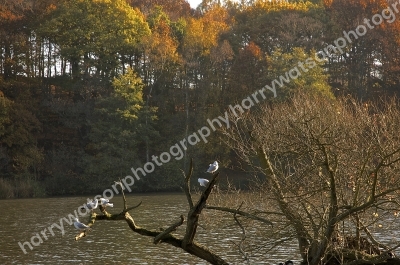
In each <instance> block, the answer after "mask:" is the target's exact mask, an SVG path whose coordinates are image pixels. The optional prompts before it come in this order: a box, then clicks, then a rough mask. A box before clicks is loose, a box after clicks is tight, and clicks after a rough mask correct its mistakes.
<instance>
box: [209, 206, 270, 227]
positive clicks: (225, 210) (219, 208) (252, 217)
mask: <svg viewBox="0 0 400 265" xmlns="http://www.w3.org/2000/svg"><path fill="white" fill-rule="evenodd" d="M205 208H206V209H210V210H217V211H222V212H228V213H233V214H234V213H236V214H239V215H242V216H245V217H247V218H250V219H253V220H257V221H260V222H262V223H265V224H268V225H271V226H274V224H273V223H272V222H271V221H268V220H267V219H264V218H262V217H259V216H256V215H253V214H250V213H246V212H243V211H239V210H235V209H231V208H227V207H218V206H210V205H206V206H205Z"/></svg>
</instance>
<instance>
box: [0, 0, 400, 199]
mask: <svg viewBox="0 0 400 265" xmlns="http://www.w3.org/2000/svg"><path fill="white" fill-rule="evenodd" d="M10 2H12V3H10ZM394 3H397V2H395V1H385V0H379V1H375V0H324V1H322V0H313V1H266V0H256V1H251V2H249V3H247V2H242V3H236V2H230V1H226V2H224V3H223V4H221V3H220V2H219V1H204V2H203V3H202V4H201V5H200V6H199V7H198V8H197V9H196V10H194V9H191V8H190V6H189V4H188V3H187V2H185V1H184V0H180V1H176V0H157V1H146V0H143V1H142V0H98V1H83V0H66V1H60V0H57V1H56V0H38V1H28V0H22V1H2V2H0V198H16V197H36V196H54V195H76V194H83V193H85V194H86V193H96V194H97V193H99V192H102V191H103V190H104V189H106V188H109V187H110V185H112V184H113V182H114V181H115V180H117V179H119V178H124V177H125V176H126V175H132V174H133V171H134V170H135V169H138V168H139V167H143V166H144V165H145V164H146V163H149V162H152V163H153V164H154V165H158V164H162V166H155V169H154V171H153V172H152V173H149V174H146V175H145V176H143V177H142V176H141V179H140V180H138V181H137V182H135V185H133V186H132V189H133V190H135V191H178V190H181V186H182V181H183V180H182V177H181V176H182V174H181V171H180V170H181V169H183V170H186V169H187V167H188V163H189V160H190V158H194V160H195V161H196V165H195V166H196V167H197V169H198V170H197V171H196V172H200V173H196V175H195V176H194V178H197V177H204V173H201V172H202V170H201V169H203V168H204V169H206V168H207V166H208V164H209V163H210V162H213V161H214V160H219V161H220V164H221V168H222V173H221V179H224V178H225V177H228V178H230V179H231V180H233V182H234V183H235V185H238V186H240V188H246V187H248V186H249V184H250V181H249V180H248V178H246V177H247V176H249V174H250V173H246V169H248V168H246V166H242V163H241V162H240V159H239V158H238V157H237V155H236V154H235V152H233V151H232V149H231V148H229V147H228V146H227V145H225V144H224V143H223V140H221V139H222V138H221V137H224V136H223V134H221V132H219V131H218V130H217V131H216V132H213V131H211V132H210V135H209V136H208V137H207V139H206V140H204V139H201V138H200V139H199V140H197V139H195V137H194V136H193V134H194V133H195V132H198V130H200V129H201V128H203V126H205V125H208V124H209V122H208V121H207V119H209V120H213V119H215V118H217V117H218V116H221V117H224V113H225V112H226V111H229V110H230V109H231V108H230V107H229V106H230V105H231V106H233V105H235V104H241V103H242V106H243V99H246V98H248V97H249V96H250V95H252V93H254V92H255V91H257V90H259V89H261V88H263V87H264V86H265V85H267V84H268V85H270V86H271V87H274V88H275V90H276V97H274V96H273V94H272V93H270V92H269V94H266V95H267V98H266V99H265V100H264V101H263V102H260V103H259V105H260V106H261V105H265V104H284V102H285V101H286V100H287V99H288V97H290V96H291V94H293V93H294V92H296V91H300V90H301V91H306V92H307V93H310V94H319V95H321V96H323V97H328V98H330V99H331V100H333V101H334V100H336V98H338V97H342V96H347V95H351V96H352V97H354V98H355V99H357V100H360V101H362V102H364V104H365V106H366V107H367V106H368V104H370V102H371V101H376V100H377V99H379V100H383V101H385V100H389V99H390V98H391V97H392V96H396V95H397V94H398V93H399V76H400V61H399V60H398V55H399V47H400V45H399V44H400V22H399V19H397V16H400V14H399V12H398V11H396V8H395V7H396V5H394ZM377 14H378V15H377ZM373 17H374V18H375V20H371V19H372V18H373ZM364 19H369V20H370V21H372V22H370V23H373V27H372V28H371V27H369V28H368V31H367V32H366V34H364V35H362V36H361V34H360V36H357V37H356V38H355V37H354V35H351V34H350V35H349V36H350V37H349V38H350V39H349V40H348V41H347V43H346V45H345V47H342V48H341V50H343V52H342V53H341V52H339V50H338V49H336V50H335V49H334V48H332V47H333V46H332V45H333V44H334V43H335V40H336V39H337V38H339V37H343V36H344V35H346V34H345V33H344V32H347V33H349V32H350V31H353V32H354V31H355V30H356V29H358V26H359V25H360V21H365V20H364ZM377 19H378V20H377ZM379 19H380V21H379ZM363 23H366V22H363ZM363 25H364V24H363ZM365 25H367V24H365ZM365 27H366V26H365ZM354 34H355V33H354ZM304 62H306V64H305V66H306V68H304V67H305V66H304V64H300V63H304ZM300 70H301V71H300ZM253 103H254V102H253ZM258 107H259V106H258V105H257V106H256V105H255V106H254V107H253V108H258ZM237 110H238V111H239V109H237ZM243 115H246V114H245V113H244V114H243ZM220 122H222V121H221V120H220ZM215 124H216V123H215ZM190 136H192V138H190ZM189 138H190V139H192V141H195V144H193V146H188V148H187V150H185V148H184V147H183V145H182V144H180V142H181V141H182V140H184V139H185V140H186V141H190V139H189ZM193 139H195V140H193ZM165 152H167V153H169V154H168V157H169V159H166V157H167V155H165V154H164V156H162V154H163V153H165ZM164 160H168V162H165V163H161V162H159V161H164ZM149 171H151V170H149ZM226 185H227V184H226Z"/></svg>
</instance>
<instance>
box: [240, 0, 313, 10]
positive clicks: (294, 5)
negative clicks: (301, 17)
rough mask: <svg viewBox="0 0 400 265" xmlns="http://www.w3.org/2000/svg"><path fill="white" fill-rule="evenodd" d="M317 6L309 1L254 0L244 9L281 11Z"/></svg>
mask: <svg viewBox="0 0 400 265" xmlns="http://www.w3.org/2000/svg"><path fill="white" fill-rule="evenodd" d="M317 7H319V5H318V4H315V3H313V2H311V1H299V2H288V1H282V0H256V1H254V4H252V5H250V6H248V7H247V8H245V10H249V11H250V10H263V11H267V12H270V11H281V10H297V11H308V10H310V9H312V8H317Z"/></svg>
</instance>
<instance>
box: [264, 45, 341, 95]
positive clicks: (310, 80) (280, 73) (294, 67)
mask: <svg viewBox="0 0 400 265" xmlns="http://www.w3.org/2000/svg"><path fill="white" fill-rule="evenodd" d="M315 54H316V52H315V51H311V52H310V53H306V52H305V51H304V49H302V48H294V49H293V51H292V52H290V53H282V51H281V50H280V49H277V50H275V51H274V52H273V53H272V55H270V56H268V57H267V62H268V75H267V78H268V79H269V80H274V79H276V80H278V81H279V82H280V83H282V84H284V86H283V87H279V85H278V83H277V82H275V85H276V87H277V90H279V92H278V95H279V97H281V98H282V97H286V96H287V95H289V94H290V92H293V91H295V90H303V91H309V92H311V93H320V94H322V95H325V96H327V97H329V98H333V97H334V95H333V93H332V91H331V88H330V86H329V84H328V75H327V73H326V72H325V71H324V69H323V66H324V61H322V62H321V60H320V59H319V58H318V59H317V60H316V59H315V58H316V57H315V56H316V55H315ZM284 80H289V82H286V81H284Z"/></svg>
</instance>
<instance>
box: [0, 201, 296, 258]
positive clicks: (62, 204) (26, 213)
mask: <svg viewBox="0 0 400 265" xmlns="http://www.w3.org/2000/svg"><path fill="white" fill-rule="evenodd" d="M86 198H87V197H68V198H47V199H20V200H2V201H0V209H1V214H0V224H1V228H0V264H207V263H206V262H204V261H203V260H201V259H199V258H196V257H194V256H192V255H190V254H187V253H185V252H184V251H182V250H181V249H177V248H175V247H172V246H170V245H167V244H159V245H154V244H153V239H152V238H150V237H144V236H141V235H138V234H136V233H133V232H132V231H131V230H130V229H129V227H128V225H127V224H126V222H125V221H98V222H96V223H95V225H94V227H93V231H92V232H91V234H90V235H89V236H88V237H86V238H84V239H82V240H80V241H78V242H75V241H74V237H75V235H76V234H77V230H76V229H75V228H74V227H73V225H69V224H68V223H67V222H66V221H65V220H64V221H63V222H62V224H63V225H64V230H65V234H64V235H62V233H61V231H60V229H59V228H57V227H54V228H53V233H54V236H53V235H51V233H50V232H49V230H48V227H49V226H51V225H52V224H53V223H56V224H58V225H59V226H60V218H62V217H66V218H67V215H68V214H70V213H71V214H72V213H73V212H74V210H77V208H78V207H79V205H81V204H83V203H84V202H86ZM127 200H128V204H129V205H136V204H137V203H138V202H139V201H141V200H142V201H143V203H142V205H141V206H140V207H139V208H137V209H135V210H133V211H131V215H132V216H133V218H134V219H135V222H136V224H137V225H140V226H143V227H146V228H149V229H159V228H160V227H164V228H166V227H168V225H170V224H172V223H174V222H175V221H176V220H178V218H179V216H180V215H181V214H183V215H184V216H186V213H187V202H186V198H185V196H184V195H183V194H161V195H160V194H150V195H145V194H144V195H134V196H129V197H128V198H127ZM113 202H114V205H115V207H114V208H110V212H112V213H113V212H114V213H117V212H120V211H121V210H122V199H121V198H120V197H115V198H114V199H113ZM230 218H231V217H230ZM67 219H68V218H67ZM231 219H232V218H231ZM80 220H81V221H85V218H84V217H81V218H80ZM230 222H231V224H233V221H230ZM45 229H46V230H45ZM184 229H185V226H184V225H183V226H182V227H180V228H178V230H177V231H176V232H175V233H176V234H179V235H183V234H184ZM254 229H255V230H257V229H267V228H266V227H265V226H264V227H254ZM43 231H44V232H43ZM41 232H43V233H41ZM43 234H44V235H45V236H46V237H47V240H46V237H45V236H44V235H43ZM35 235H36V237H35V238H34V240H33V243H34V244H36V245H37V246H34V245H32V243H31V242H30V240H31V238H32V236H35ZM240 235H241V234H240V231H239V229H238V227H237V226H235V225H227V226H224V227H220V228H218V229H215V228H213V229H205V228H204V227H203V228H202V227H199V229H198V234H197V237H196V240H197V241H198V242H200V243H203V244H205V245H206V246H207V247H209V248H210V249H212V250H213V251H214V252H216V253H218V254H219V255H221V256H222V257H223V258H225V259H226V260H227V261H228V262H229V263H231V264H244V263H243V262H241V256H240V254H239V253H238V251H237V248H235V246H234V245H233V243H232V242H235V241H236V242H238V240H239V238H240ZM39 237H40V239H39ZM40 240H42V241H43V242H42V243H41V242H40ZM25 241H29V242H30V243H31V245H32V247H33V249H32V250H30V248H29V246H28V245H27V244H25V250H26V252H27V253H26V254H24V252H23V251H22V249H21V247H20V246H19V245H18V242H21V244H22V243H24V242H25ZM290 252H292V253H295V249H294V248H291V251H290V247H288V248H284V249H283V248H282V249H280V250H279V249H278V250H276V251H275V252H274V253H272V254H265V255H263V254H260V255H258V256H255V257H253V258H252V262H251V264H277V263H278V262H279V261H282V260H283V259H285V258H286V257H287V255H288V253H290Z"/></svg>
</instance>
